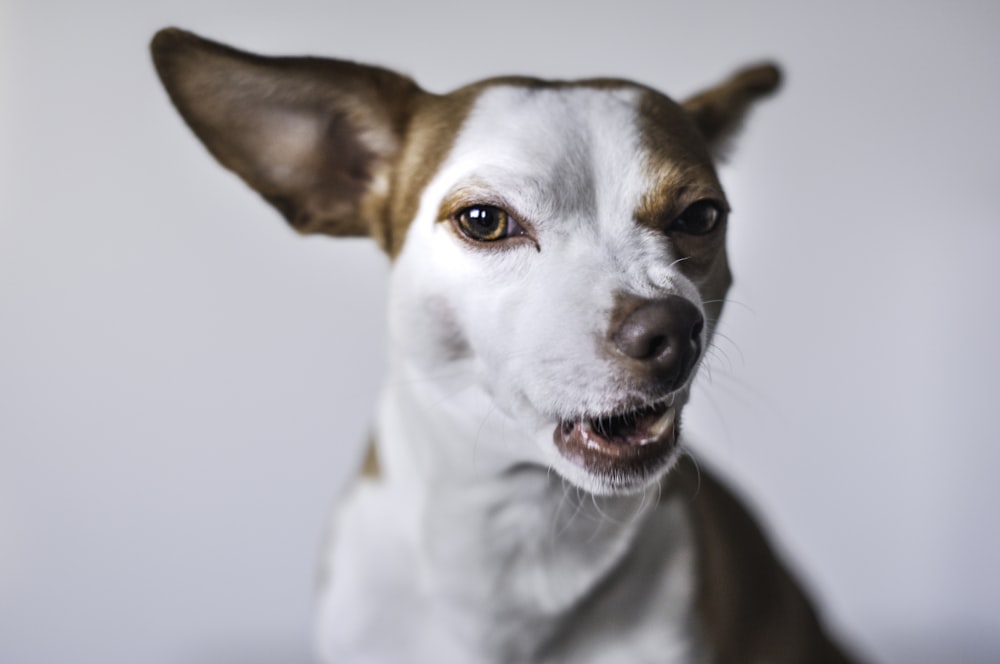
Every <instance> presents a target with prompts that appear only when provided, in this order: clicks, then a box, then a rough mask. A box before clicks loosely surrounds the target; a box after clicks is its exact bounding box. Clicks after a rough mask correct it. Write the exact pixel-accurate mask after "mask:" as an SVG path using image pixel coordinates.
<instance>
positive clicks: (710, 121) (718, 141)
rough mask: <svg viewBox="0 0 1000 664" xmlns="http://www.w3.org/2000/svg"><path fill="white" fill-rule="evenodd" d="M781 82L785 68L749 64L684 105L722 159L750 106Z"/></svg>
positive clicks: (713, 151)
mask: <svg viewBox="0 0 1000 664" xmlns="http://www.w3.org/2000/svg"><path fill="white" fill-rule="evenodd" d="M780 83H781V71H780V70H779V69H778V67H777V66H775V65H773V64H761V65H756V66H753V67H747V68H745V69H742V70H740V71H738V72H736V73H735V74H733V75H732V76H731V77H729V78H728V79H727V80H725V81H724V82H722V83H721V84H719V85H716V86H715V87H712V88H709V89H707V90H705V91H703V92H700V93H698V94H696V95H695V96H693V97H691V98H690V99H688V100H686V101H684V103H682V104H681V106H683V108H684V110H685V111H687V113H688V115H689V116H690V117H691V119H692V120H694V123H695V126H697V127H698V131H699V132H700V133H701V135H702V137H704V139H705V141H706V142H707V143H708V146H709V149H710V150H711V151H712V154H713V156H715V157H716V158H717V159H722V158H724V157H725V156H726V152H727V150H728V148H729V142H730V141H731V139H732V138H733V136H734V135H735V134H736V132H737V131H739V129H740V127H741V126H742V124H743V120H744V118H746V115H747V112H748V111H749V110H750V106H751V105H752V104H753V103H754V102H756V101H757V100H759V99H761V98H762V97H766V96H768V95H770V94H771V93H772V92H774V91H775V90H777V89H778V86H779V85H780Z"/></svg>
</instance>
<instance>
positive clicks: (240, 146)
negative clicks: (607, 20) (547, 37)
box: [154, 31, 777, 493]
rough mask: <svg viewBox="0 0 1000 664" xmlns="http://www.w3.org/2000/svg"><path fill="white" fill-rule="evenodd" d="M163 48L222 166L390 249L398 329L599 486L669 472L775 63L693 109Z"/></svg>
mask: <svg viewBox="0 0 1000 664" xmlns="http://www.w3.org/2000/svg"><path fill="white" fill-rule="evenodd" d="M154 57H155V59H156V61H157V66H158V68H159V70H160V73H161V76H162V78H163V80H164V82H165V84H166V85H167V88H168V90H169V91H170V92H171V96H172V98H173V99H174V102H175V103H176V104H177V106H178V108H179V110H180V111H181V113H182V114H183V115H184V117H185V119H186V120H187V121H188V123H189V124H190V125H191V126H192V128H193V129H194V130H195V132H196V133H197V134H198V135H199V136H200V137H201V138H202V139H203V140H204V141H205V142H206V144H207V145H208V147H209V149H210V150H211V151H212V152H213V154H215V155H216V157H217V158H219V159H220V161H222V162H223V164H224V165H226V166H227V167H229V168H231V169H233V170H234V171H236V172H237V173H238V174H239V175H240V176H241V177H243V178H244V179H245V180H246V181H247V182H248V183H249V184H250V185H251V186H253V187H254V188H256V189H257V190H258V191H260V192H261V193H262V194H263V195H264V196H265V197H266V198H267V199H268V200H269V201H270V202H272V203H273V204H274V205H275V206H276V207H278V209H279V210H281V211H282V213H283V214H285V216H286V218H288V220H289V221H290V222H291V223H292V224H293V225H294V226H295V227H296V228H299V229H300V230H303V231H305V232H310V231H312V232H325V233H329V234H334V235H360V234H368V235H371V236H373V237H374V238H375V239H376V240H377V241H379V242H380V244H381V245H382V246H383V247H384V248H385V249H386V250H387V251H388V252H389V253H390V255H392V256H393V257H394V258H395V266H394V275H393V287H392V296H391V297H392V303H391V306H390V312H391V313H390V316H391V324H392V326H393V336H394V343H395V344H396V345H397V346H398V347H401V348H403V349H404V352H405V353H406V355H407V357H408V360H409V361H410V362H412V363H414V364H415V365H417V366H419V367H422V368H423V369H424V370H425V371H426V373H428V374H429V375H433V374H435V373H438V374H441V373H446V371H447V367H448V366H449V365H454V366H456V367H458V366H461V367H463V368H464V369H465V370H470V371H472V372H474V373H475V375H476V376H477V379H478V382H479V384H480V385H481V386H482V388H483V389H484V390H486V391H487V392H488V394H489V395H490V397H491V399H492V402H493V405H494V407H496V408H497V409H499V410H500V411H501V412H502V413H503V414H504V415H506V416H507V417H508V418H509V419H510V420H512V421H513V422H515V423H516V424H517V426H519V427H520V428H521V430H522V431H524V432H526V433H527V434H528V437H530V438H531V439H532V441H533V444H534V449H533V451H532V453H531V454H530V456H531V457H532V460H540V461H543V462H545V463H548V464H550V465H551V466H552V467H553V468H555V469H556V470H557V471H558V472H559V473H560V474H561V475H562V476H563V477H565V478H567V479H568V480H570V481H571V482H573V483H574V484H576V485H578V486H580V487H582V488H585V489H587V490H589V491H592V492H595V493H611V492H631V491H636V490H639V489H641V488H643V487H645V486H647V485H648V484H649V483H651V482H654V481H656V480H657V479H658V478H659V477H660V476H662V474H663V473H664V472H666V470H667V469H668V468H669V466H670V465H671V463H672V461H673V460H674V458H675V457H676V455H677V445H676V441H677V433H678V429H679V415H680V410H681V408H682V407H683V404H684V403H685V401H686V400H687V395H688V389H689V386H690V383H691V380H692V378H693V376H694V374H695V371H696V369H697V367H698V365H699V363H700V361H701V360H702V358H703V357H704V353H705V350H706V348H707V346H708V343H709V341H710V339H711V335H712V329H713V326H714V324H715V322H716V320H717V319H718V316H719V314H720V312H721V307H722V302H723V300H724V298H725V294H726V291H727V289H728V287H729V284H730V275H729V268H728V264H727V260H726V253H725V231H726V223H727V213H728V210H729V206H728V204H727V202H726V198H725V194H724V193H723V191H722V188H721V186H720V184H719V181H718V178H717V176H716V173H715V168H714V166H713V161H712V154H713V150H718V149H719V148H720V145H721V142H723V141H725V140H726V139H727V137H728V135H729V134H730V132H731V131H732V130H733V129H734V128H735V126H736V125H738V123H739V121H740V119H741V117H742V115H743V113H744V112H745V110H746V108H747V107H748V105H749V103H750V102H751V101H753V100H754V99H756V98H757V97H759V96H761V95H763V94H765V93H767V92H769V91H771V90H772V89H773V88H774V87H775V86H776V84H777V73H776V71H775V70H774V69H773V68H771V67H762V68H757V69H752V70H747V71H745V72H744V73H742V74H740V75H738V76H736V77H734V78H733V79H731V80H730V81H728V82H727V83H725V84H724V85H722V86H719V87H717V88H714V89H712V90H710V91H708V92H706V93H704V94H702V95H699V96H698V97H695V98H694V99H692V100H690V101H689V102H688V103H687V104H685V105H684V106H680V105H678V104H675V103H674V102H672V101H670V100H669V99H668V98H666V97H664V96H663V95H661V94H659V93H657V92H655V91H653V90H650V89H648V88H645V87H642V86H639V85H636V84H633V83H629V82H626V81H617V80H593V81H582V82H578V83H562V82H559V83H548V82H542V81H537V80H533V79H513V78H512V79H495V80H491V81H486V82H483V83H479V84H475V85H472V86H469V87H466V88H462V89H460V90H458V91H456V92H453V93H451V94H449V95H431V94H428V93H425V92H423V91H421V90H420V89H419V88H417V87H416V86H415V85H414V84H413V83H412V82H411V81H410V80H409V79H406V78H404V77H401V76H398V75H395V74H392V73H390V72H386V71H384V70H379V69H374V68H370V67H363V66H361V65H354V64H350V63H342V62H334V61H320V60H305V59H302V60H270V59H263V58H257V57H255V56H250V55H247V54H242V53H239V52H235V51H232V50H229V49H226V48H224V47H221V46H219V45H215V44H212V43H210V42H205V41H202V40H199V39H198V38H196V37H193V36H192V35H188V34H186V33H180V32H177V31H170V32H165V33H161V34H160V35H159V36H158V37H157V40H156V41H154Z"/></svg>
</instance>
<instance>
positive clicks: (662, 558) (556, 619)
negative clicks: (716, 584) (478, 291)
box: [378, 357, 692, 661]
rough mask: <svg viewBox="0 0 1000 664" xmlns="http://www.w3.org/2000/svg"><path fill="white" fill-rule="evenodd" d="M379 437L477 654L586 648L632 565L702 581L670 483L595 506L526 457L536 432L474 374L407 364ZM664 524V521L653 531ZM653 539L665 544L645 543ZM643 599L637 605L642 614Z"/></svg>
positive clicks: (430, 566) (443, 606)
mask: <svg viewBox="0 0 1000 664" xmlns="http://www.w3.org/2000/svg"><path fill="white" fill-rule="evenodd" d="M378 440H379V453H380V460H381V461H382V464H383V466H384V477H383V479H382V481H384V482H386V483H388V484H389V485H391V486H392V487H393V488H392V490H394V491H398V492H399V499H400V507H401V509H404V510H406V511H408V512H409V515H408V516H409V518H408V521H409V523H411V524H417V525H416V528H415V529H414V530H413V531H412V532H411V536H412V537H414V538H416V540H417V541H416V542H415V544H416V547H417V551H419V552H420V555H421V560H420V564H421V567H422V569H423V571H424V572H425V582H426V583H427V584H428V590H429V592H428V595H429V596H431V597H433V598H435V601H436V602H438V607H437V610H438V611H440V613H441V615H442V616H443V617H445V618H446V619H447V620H448V621H449V622H450V623H451V625H452V627H453V629H454V630H455V632H456V633H457V634H460V635H461V637H462V639H463V640H464V641H465V642H466V643H468V644H469V646H470V648H472V649H473V650H476V651H483V650H484V649H485V650H487V651H490V652H494V653H496V654H497V661H544V659H545V656H546V653H548V652H549V651H552V652H559V653H562V649H563V648H564V647H565V645H563V644H564V642H569V641H572V642H573V643H574V644H578V643H579V635H578V634H577V635H576V636H574V637H573V638H569V637H570V635H569V634H568V633H567V632H568V630H576V631H577V632H579V630H580V629H581V628H582V627H581V626H582V625H586V624H587V622H588V620H587V617H588V616H587V614H588V612H589V611H590V610H591V605H592V604H598V602H591V598H593V597H595V596H596V595H598V594H607V593H609V592H611V593H613V592H617V591H616V590H615V588H614V587H613V586H612V585H611V584H609V583H608V581H609V580H610V579H612V578H613V577H625V576H628V575H630V573H628V572H626V571H625V570H624V569H623V568H624V567H625V565H626V564H627V565H629V566H630V567H634V568H637V569H639V570H648V569H655V571H654V572H653V573H654V574H655V575H657V576H658V575H660V574H670V573H671V571H676V572H680V571H681V570H683V571H684V572H688V571H689V570H690V567H689V566H690V564H691V563H690V560H689V554H690V550H689V546H688V543H689V538H688V529H687V524H686V521H685V516H684V514H683V513H682V512H681V510H680V509H679V508H678V509H670V508H669V507H667V508H666V509H657V507H658V506H660V507H662V505H660V502H661V499H662V498H663V496H662V495H661V489H660V487H659V486H654V487H652V488H650V489H647V490H646V491H645V492H642V493H639V494H635V495H627V496H594V495H591V494H588V493H585V492H582V491H580V490H579V489H576V488H575V487H572V486H571V485H569V484H568V483H567V482H566V481H565V480H563V479H561V478H560V477H559V476H558V475H556V474H554V473H552V472H551V471H549V470H548V469H547V468H546V467H545V466H543V465H541V464H539V463H536V462H534V461H524V460H523V459H522V458H521V456H520V454H519V453H523V452H524V451H530V450H532V449H534V446H533V445H532V441H531V439H530V436H529V434H528V433H527V432H523V431H522V429H521V427H520V426H519V425H518V424H517V423H516V422H515V421H513V420H512V419H511V418H509V417H507V416H506V415H505V414H504V413H502V412H501V411H500V410H499V409H498V408H497V407H496V406H495V405H494V403H493V401H492V399H491V398H490V395H488V394H487V393H486V391H485V390H484V389H483V387H482V386H481V385H480V384H478V382H477V381H476V379H475V368H474V367H471V366H465V367H452V369H451V370H448V371H439V372H436V375H428V374H427V373H426V372H424V371H421V370H420V369H419V368H418V367H416V366H415V365H414V364H413V363H411V362H407V361H406V360H405V359H403V358H400V357H396V358H395V359H394V360H393V361H392V371H391V374H390V379H389V380H388V382H387V384H386V388H385V391H384V393H383V397H382V405H381V409H380V414H379V430H378ZM470 450H472V452H471V453H470ZM651 519H656V520H658V521H660V522H661V523H658V524H657V525H656V527H655V528H646V527H645V526H647V525H648V523H649V521H650V520H651ZM664 521H665V522H666V525H667V528H664V527H663V526H664V524H663V523H662V522H664ZM640 538H643V539H650V538H655V539H656V540H657V542H656V543H646V544H647V545H646V546H637V540H638V539H640ZM637 551H639V552H642V551H647V552H650V551H651V552H652V553H653V554H654V555H655V557H656V558H657V560H656V562H655V563H654V566H653V567H646V566H645V565H642V564H641V561H639V564H638V565H637V561H635V560H632V559H631V558H634V557H635V556H636V552H637ZM672 557H673V559H674V560H673V561H671V558H672ZM631 575H632V576H638V575H635V574H631ZM677 576H678V578H679V579H681V578H690V574H680V573H678V574H677ZM618 581H619V583H618V584H617V585H618V586H628V585H629V584H630V581H629V580H628V579H622V578H618ZM638 581H639V585H640V586H641V585H643V584H646V583H648V579H647V580H641V579H640V580H638ZM689 586H690V584H689V583H687V582H684V581H681V582H678V583H677V585H676V593H674V597H675V599H676V606H674V607H668V611H672V612H676V613H678V614H680V615H681V617H682V620H679V621H678V624H685V623H686V621H685V620H683V617H684V616H685V615H686V614H687V612H688V611H689V604H690V601H689V600H690V596H691V592H692V591H691V588H690V587H689ZM636 597H638V599H635V600H630V601H634V602H635V603H636V604H641V603H642V601H643V600H642V598H641V594H639V595H636ZM657 601H659V600H657ZM601 604H606V603H601ZM619 608H621V610H623V611H628V610H633V609H638V608H639V607H638V606H633V607H631V609H630V608H629V607H619ZM659 615H660V616H661V617H660V618H659V619H661V620H662V615H663V614H659ZM591 619H596V617H592V618H591ZM574 647H575V646H574Z"/></svg>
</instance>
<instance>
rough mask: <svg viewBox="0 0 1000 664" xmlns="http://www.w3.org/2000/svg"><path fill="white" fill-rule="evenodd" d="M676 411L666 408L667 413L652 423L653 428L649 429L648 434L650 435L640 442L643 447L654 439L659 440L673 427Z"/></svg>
mask: <svg viewBox="0 0 1000 664" xmlns="http://www.w3.org/2000/svg"><path fill="white" fill-rule="evenodd" d="M675 413H676V411H675V410H674V409H673V408H668V409H667V412H665V413H663V415H661V416H660V419H658V420H656V422H654V423H653V426H651V427H649V433H650V434H651V435H650V437H649V438H647V439H645V440H643V441H642V444H643V445H647V444H649V443H651V442H653V440H654V439H656V438H659V437H660V436H662V435H663V433H664V432H665V431H666V430H667V429H669V428H670V427H672V426H673V425H674V416H675Z"/></svg>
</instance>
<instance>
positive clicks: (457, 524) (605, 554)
mask: <svg viewBox="0 0 1000 664" xmlns="http://www.w3.org/2000/svg"><path fill="white" fill-rule="evenodd" d="M522 479H523V478H522ZM528 481H529V482H530V481H532V478H528ZM522 483H523V482H522ZM519 488H520V489H524V488H525V487H523V486H521V487H519ZM544 493H546V492H542V493H540V494H537V495H534V496H531V500H529V501H528V502H524V503H519V502H518V501H500V500H497V499H496V496H494V495H493V494H492V493H491V489H490V487H489V486H487V487H486V488H482V487H479V489H478V490H477V492H476V493H475V494H471V495H467V496H465V497H464V500H460V501H459V500H453V499H451V498H452V497H451V496H445V495H441V496H434V495H428V496H426V497H424V498H422V499H420V500H416V501H411V502H410V504H409V505H408V506H406V507H404V508H403V513H401V512H400V508H401V503H400V498H401V496H399V495H394V492H393V490H392V489H390V488H388V487H387V486H385V485H379V484H373V483H361V484H359V485H358V486H357V487H356V488H355V490H354V492H353V494H352V495H351V497H350V498H349V499H348V501H346V503H345V504H344V509H343V511H342V512H341V514H340V517H339V523H338V532H337V534H336V541H335V546H334V547H333V549H332V550H331V552H330V556H329V563H330V568H331V569H330V571H331V573H332V575H333V578H332V582H331V583H330V584H329V587H328V592H327V593H326V594H325V596H324V597H323V599H322V607H321V615H320V620H321V633H320V638H321V639H322V640H323V643H322V644H321V645H322V650H323V652H324V654H325V656H326V661H330V662H340V661H350V662H372V663H375V662H403V661H405V662H415V663H420V662H435V663H437V662H452V661H454V662H469V663H477V662H483V663H484V664H485V663H487V662H524V663H528V662H539V663H541V662H546V663H550V662H551V663H556V662H573V663H574V664H604V663H609V664H610V663H612V662H616V663H617V662H628V663H629V664H631V663H633V662H636V663H638V662H651V663H652V662H656V663H657V664H665V663H669V662H697V661H701V659H702V658H701V657H700V656H699V655H698V650H699V648H698V642H697V639H696V638H695V637H694V635H695V634H696V632H697V630H696V629H695V626H694V625H693V623H692V609H691V606H692V599H693V594H694V589H693V586H692V584H693V578H694V574H693V572H694V570H693V558H692V555H693V552H692V548H691V546H690V539H689V533H688V530H687V526H686V523H685V517H684V515H683V513H682V512H681V510H680V509H679V506H677V505H670V504H663V505H660V506H658V507H655V508H653V507H651V506H650V505H648V504H644V503H642V501H639V502H637V503H632V504H621V505H619V506H618V507H620V509H617V510H616V509H615V507H616V506H614V505H611V506H608V505H599V504H597V503H594V502H592V501H591V497H590V496H586V495H582V494H579V493H577V492H576V491H575V490H573V489H569V488H567V489H566V490H565V492H563V491H561V490H560V491H559V493H558V494H557V495H554V496H552V498H555V499H556V500H557V501H558V502H556V503H551V504H550V503H549V502H548V498H547V497H546V496H545V495H543V494H544ZM442 499H444V502H442ZM417 504H422V506H423V510H427V511H423V510H419V511H422V512H423V513H422V514H419V515H418V514H416V513H414V512H413V511H411V510H410V509H409V508H412V507H414V506H416V505H417ZM529 504H533V505H534V508H531V507H529V506H528V505H529ZM402 505H406V503H402ZM546 508H547V509H546ZM414 517H418V518H414ZM633 526H634V527H633Z"/></svg>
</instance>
